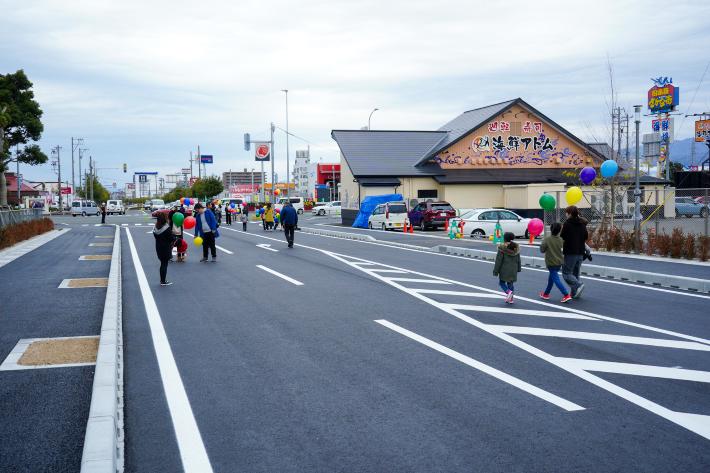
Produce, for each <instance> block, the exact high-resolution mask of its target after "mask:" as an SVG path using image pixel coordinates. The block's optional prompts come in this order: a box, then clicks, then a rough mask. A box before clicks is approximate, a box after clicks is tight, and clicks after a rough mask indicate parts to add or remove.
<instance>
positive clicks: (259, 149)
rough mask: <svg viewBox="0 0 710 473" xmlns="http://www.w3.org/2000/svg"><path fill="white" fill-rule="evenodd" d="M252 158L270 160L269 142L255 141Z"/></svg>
mask: <svg viewBox="0 0 710 473" xmlns="http://www.w3.org/2000/svg"><path fill="white" fill-rule="evenodd" d="M254 160H255V161H262V162H263V161H270V160H271V144H270V143H257V145H256V148H255V149H254Z"/></svg>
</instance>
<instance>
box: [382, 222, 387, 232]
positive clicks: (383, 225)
mask: <svg viewBox="0 0 710 473" xmlns="http://www.w3.org/2000/svg"><path fill="white" fill-rule="evenodd" d="M382 231H383V232H386V231H387V227H386V226H385V224H384V223H383V224H382Z"/></svg>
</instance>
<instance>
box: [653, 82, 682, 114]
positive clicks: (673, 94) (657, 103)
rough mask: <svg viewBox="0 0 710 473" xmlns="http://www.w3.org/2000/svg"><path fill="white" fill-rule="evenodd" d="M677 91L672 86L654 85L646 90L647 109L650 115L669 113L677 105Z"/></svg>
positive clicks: (676, 88)
mask: <svg viewBox="0 0 710 473" xmlns="http://www.w3.org/2000/svg"><path fill="white" fill-rule="evenodd" d="M679 90H680V89H679V88H678V87H676V86H674V85H673V84H666V85H663V86H659V85H654V86H653V87H651V88H650V89H649V90H648V109H649V110H651V112H652V113H665V112H670V111H671V110H673V109H674V108H675V107H676V106H677V105H678V97H679Z"/></svg>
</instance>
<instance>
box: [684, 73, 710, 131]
mask: <svg viewBox="0 0 710 473" xmlns="http://www.w3.org/2000/svg"><path fill="white" fill-rule="evenodd" d="M709 68H710V61H708V63H707V65H706V66H705V71H704V72H703V75H702V76H701V77H700V82H698V86H697V87H696V88H695V93H694V94H693V99H692V100H691V101H690V104H689V105H688V108H687V109H686V111H685V116H684V117H683V118H682V119H681V120H680V126H679V127H678V130H679V131H680V130H681V129H682V128H683V124H684V123H685V117H687V116H688V113H689V112H690V109H691V107H692V106H693V104H694V103H695V97H697V95H698V90H700V86H701V85H703V81H704V80H705V74H707V72H708V69H709Z"/></svg>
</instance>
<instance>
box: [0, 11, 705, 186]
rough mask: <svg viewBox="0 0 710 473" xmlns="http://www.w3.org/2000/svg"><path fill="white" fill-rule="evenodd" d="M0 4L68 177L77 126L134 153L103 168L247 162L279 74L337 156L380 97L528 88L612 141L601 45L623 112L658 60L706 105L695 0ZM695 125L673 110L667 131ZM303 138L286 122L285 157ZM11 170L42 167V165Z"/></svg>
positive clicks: (109, 176) (1, 19)
mask: <svg viewBox="0 0 710 473" xmlns="http://www.w3.org/2000/svg"><path fill="white" fill-rule="evenodd" d="M0 11H1V12H2V16H0V73H8V72H14V71H15V70H17V69H20V68H22V69H24V70H25V71H26V73H27V74H28V76H29V77H30V80H32V81H33V82H34V86H35V87H34V89H35V93H36V97H37V100H38V101H39V102H40V104H41V106H42V109H43V110H44V117H43V122H44V125H45V132H44V135H43V138H42V141H41V143H40V144H41V146H42V147H43V149H44V150H45V152H47V154H49V150H50V148H51V147H52V146H54V145H57V144H59V145H61V146H62V147H63V149H62V157H63V159H62V160H63V162H64V163H67V166H66V167H64V166H63V173H64V175H69V174H70V172H71V169H70V167H69V166H68V163H69V162H70V137H71V136H80V137H84V138H85V147H87V148H89V151H88V152H87V154H91V155H92V156H93V157H94V158H95V159H96V160H97V162H98V165H99V168H118V167H120V166H121V164H122V163H124V162H126V163H128V167H129V173H128V174H123V173H122V172H120V171H118V170H112V169H102V170H101V171H100V176H101V177H102V181H103V182H104V183H109V184H110V183H111V182H119V183H121V182H123V181H127V180H131V173H132V172H133V171H141V170H144V171H150V170H156V171H160V172H161V173H170V172H174V171H177V170H178V169H180V168H181V167H187V166H189V162H188V160H189V156H190V151H191V150H192V151H196V149H197V145H198V144H199V145H200V146H201V151H202V153H203V154H212V155H214V158H215V163H214V165H212V166H209V168H208V172H210V173H215V174H216V173H221V172H222V171H224V170H228V169H230V168H231V169H233V170H241V169H243V168H245V167H246V168H249V169H251V168H252V167H255V165H254V162H253V154H252V153H248V152H246V151H244V149H243V142H242V136H243V134H244V133H245V132H249V133H251V134H252V137H253V138H266V137H267V136H268V129H269V122H271V121H273V122H275V124H276V125H277V126H279V127H282V128H285V126H286V125H285V104H284V93H283V92H281V91H280V90H281V89H286V88H287V89H289V122H290V123H289V125H290V131H291V132H292V133H293V134H295V135H298V136H299V137H302V138H304V139H305V140H307V141H308V142H310V146H311V156H312V157H313V158H314V159H315V160H318V159H319V158H321V157H322V158H323V161H324V162H330V161H336V160H337V159H338V149H337V146H336V144H335V142H334V141H333V140H332V139H331V137H330V131H331V130H332V129H357V128H360V127H362V126H365V125H367V117H368V115H369V113H370V111H371V110H372V109H373V108H375V107H377V108H379V109H380V111H378V112H376V113H375V114H374V115H373V117H372V128H373V129H436V128H438V127H439V126H441V125H442V124H443V123H445V122H446V121H447V120H449V119H451V118H452V117H454V116H456V115H457V114H459V113H461V112H463V111H465V110H469V109H472V108H477V107H481V106H485V105H489V104H492V103H496V102H500V101H503V100H507V99H511V98H515V97H522V98H523V99H525V100H526V101H527V102H529V103H530V104H531V105H533V106H535V107H537V108H538V109H539V110H541V111H542V112H543V113H545V114H546V115H548V116H549V117H550V118H552V119H553V120H555V121H557V122H558V123H559V124H561V125H562V126H564V127H566V128H567V129H568V130H570V131H571V132H573V133H576V134H577V135H578V136H579V137H580V138H582V139H584V140H587V141H598V140H603V141H608V140H609V126H608V125H607V122H608V118H607V117H608V113H609V105H608V104H609V101H610V88H609V74H608V71H607V57H609V58H610V59H611V62H612V64H613V67H614V73H615V74H614V76H615V81H616V86H617V91H618V98H619V103H620V105H622V106H624V107H626V109H627V110H629V112H630V113H632V112H633V107H632V105H634V104H645V102H646V92H647V90H648V88H649V87H650V86H651V85H652V84H651V81H650V78H651V77H657V76H660V75H663V76H672V77H673V82H674V84H675V85H676V86H679V87H680V107H679V109H680V111H681V112H682V113H686V112H691V113H692V112H701V111H710V72H709V73H708V74H707V75H706V76H705V78H704V81H703V83H702V84H701V83H700V81H701V78H702V77H703V74H704V72H706V71H707V66H708V64H710V62H709V61H710V53H709V52H708V51H709V50H708V47H707V45H708V44H710V33H709V32H708V30H709V29H708V18H710V2H708V1H706V0H696V1H678V0H674V1H673V2H667V1H666V2H660V1H650V0H638V1H620V0H614V1H607V0H595V1H573V0H571V1H557V2H552V1H542V0H526V1H505V2H501V1H488V2H485V1H482V0H479V1H475V2H474V1H446V0H437V1H433V0H426V1H420V0H407V1H387V0H377V1H370V0H358V1H340V0H329V1H315V0H314V1H296V0H292V1H273V0H272V1H265V0H261V1H251V0H236V1H235V0H232V1H209V0H201V1H190V2H186V1H182V0H171V1H156V0H152V1H151V0H143V1H134V0H121V1H118V0H115V1H106V0H88V1H76V0H74V1H72V0H59V1H44V0H33V1H31V2H18V1H8V0H0ZM691 101H692V104H691ZM644 120H646V119H644ZM681 122H682V123H681ZM642 127H643V128H644V129H648V128H649V127H650V124H648V123H646V122H644V123H643V124H642ZM645 131H650V130H645ZM691 134H692V119H685V120H683V119H682V117H680V116H679V117H677V121H676V137H678V138H684V137H688V136H690V135H691ZM276 138H277V142H276V169H277V172H279V174H280V175H281V176H284V175H285V159H284V157H285V135H284V134H283V132H281V131H277V134H276ZM307 145H308V143H306V142H305V141H301V140H298V139H295V138H292V139H291V146H290V148H291V156H292V157H293V156H294V155H295V150H296V149H304V148H305V147H306V146H307ZM292 159H293V158H292ZM292 162H293V161H292ZM22 172H23V174H24V175H25V176H26V178H28V179H50V178H53V173H52V171H51V168H50V167H49V166H48V165H46V166H41V167H37V168H33V169H30V168H25V169H23V170H22Z"/></svg>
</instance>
